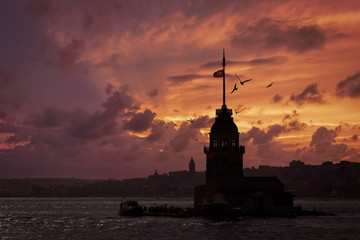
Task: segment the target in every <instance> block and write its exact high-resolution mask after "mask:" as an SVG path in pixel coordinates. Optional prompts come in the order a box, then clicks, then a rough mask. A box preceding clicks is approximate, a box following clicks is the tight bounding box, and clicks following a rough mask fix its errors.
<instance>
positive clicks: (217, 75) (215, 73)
mask: <svg viewBox="0 0 360 240" xmlns="http://www.w3.org/2000/svg"><path fill="white" fill-rule="evenodd" d="M223 75H224V70H223V69H221V70H219V71H216V72H214V77H222V76H223Z"/></svg>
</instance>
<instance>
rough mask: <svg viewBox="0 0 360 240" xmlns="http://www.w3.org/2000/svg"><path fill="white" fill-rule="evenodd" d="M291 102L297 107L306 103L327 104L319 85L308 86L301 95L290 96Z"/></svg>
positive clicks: (293, 94)
mask: <svg viewBox="0 0 360 240" xmlns="http://www.w3.org/2000/svg"><path fill="white" fill-rule="evenodd" d="M290 101H291V102H294V103H295V104H297V105H303V104H305V103H316V104H324V103H325V100H324V97H323V95H321V93H320V92H319V90H318V85H317V83H312V84H310V85H308V86H307V87H305V89H304V90H303V91H302V92H301V93H292V94H291V96H290Z"/></svg>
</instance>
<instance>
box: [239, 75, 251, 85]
mask: <svg viewBox="0 0 360 240" xmlns="http://www.w3.org/2000/svg"><path fill="white" fill-rule="evenodd" d="M235 76H236V77H237V78H238V79H239V81H240V84H241V85H244V83H246V82H250V81H251V80H253V79H252V78H250V79H247V80H245V81H241V80H240V78H239V77H238V75H236V74H235Z"/></svg>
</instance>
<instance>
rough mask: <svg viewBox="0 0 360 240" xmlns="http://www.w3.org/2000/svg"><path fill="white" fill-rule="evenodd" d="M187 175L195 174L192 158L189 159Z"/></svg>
mask: <svg viewBox="0 0 360 240" xmlns="http://www.w3.org/2000/svg"><path fill="white" fill-rule="evenodd" d="M189 173H191V174H194V173H195V162H194V159H193V157H191V159H190V162H189Z"/></svg>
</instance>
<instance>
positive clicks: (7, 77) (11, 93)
mask: <svg viewBox="0 0 360 240" xmlns="http://www.w3.org/2000/svg"><path fill="white" fill-rule="evenodd" d="M19 79H20V76H19V74H18V73H17V71H16V70H15V69H11V68H3V67H0V113H1V114H0V118H5V117H6V116H8V115H9V112H10V111H13V110H18V109H19V108H20V107H21V106H22V104H23V102H24V99H25V95H26V94H25V92H24V91H23V90H20V88H19V87H18V86H17V84H18V82H19Z"/></svg>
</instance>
